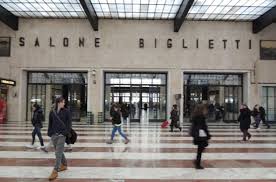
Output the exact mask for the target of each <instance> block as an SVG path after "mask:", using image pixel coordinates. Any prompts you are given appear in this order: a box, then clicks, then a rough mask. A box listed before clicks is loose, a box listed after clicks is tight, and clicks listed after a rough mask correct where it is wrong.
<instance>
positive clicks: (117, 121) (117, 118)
mask: <svg viewBox="0 0 276 182" xmlns="http://www.w3.org/2000/svg"><path fill="white" fill-rule="evenodd" d="M121 123H122V121H121V114H120V112H119V111H114V113H113V116H112V124H113V125H120V124H121Z"/></svg>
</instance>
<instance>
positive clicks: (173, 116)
mask: <svg viewBox="0 0 276 182" xmlns="http://www.w3.org/2000/svg"><path fill="white" fill-rule="evenodd" d="M171 120H172V122H173V123H175V122H177V121H179V115H178V111H177V110H175V109H173V110H172V111H171Z"/></svg>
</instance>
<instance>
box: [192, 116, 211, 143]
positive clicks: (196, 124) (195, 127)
mask: <svg viewBox="0 0 276 182" xmlns="http://www.w3.org/2000/svg"><path fill="white" fill-rule="evenodd" d="M191 122H192V126H191V131H190V132H191V135H192V137H193V141H194V144H195V145H201V146H205V147H206V146H208V140H209V139H210V138H211V135H210V133H209V130H208V126H207V124H206V121H205V116H203V115H202V116H195V117H193V118H192V120H191ZM199 130H203V131H204V132H205V133H206V135H207V137H206V139H205V140H202V138H201V137H200V136H199Z"/></svg>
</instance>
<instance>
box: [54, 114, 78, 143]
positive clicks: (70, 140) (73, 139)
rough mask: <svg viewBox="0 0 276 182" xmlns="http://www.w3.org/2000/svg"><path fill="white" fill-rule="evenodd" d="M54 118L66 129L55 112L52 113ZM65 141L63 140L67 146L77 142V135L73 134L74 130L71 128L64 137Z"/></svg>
mask: <svg viewBox="0 0 276 182" xmlns="http://www.w3.org/2000/svg"><path fill="white" fill-rule="evenodd" d="M53 112H54V114H55V116H56V118H57V119H58V121H59V122H60V123H62V125H63V126H64V127H65V128H66V126H65V124H64V122H63V121H62V120H61V119H60V118H59V116H58V115H57V113H56V111H53ZM65 137H66V139H65V142H66V143H67V144H74V143H75V142H76V141H77V138H78V134H77V133H76V132H75V130H73V128H71V130H70V131H69V135H67V136H65Z"/></svg>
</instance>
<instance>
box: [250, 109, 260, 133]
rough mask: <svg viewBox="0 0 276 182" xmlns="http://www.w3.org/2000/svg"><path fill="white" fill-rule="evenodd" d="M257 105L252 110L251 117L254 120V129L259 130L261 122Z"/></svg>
mask: <svg viewBox="0 0 276 182" xmlns="http://www.w3.org/2000/svg"><path fill="white" fill-rule="evenodd" d="M259 107H260V106H259V105H258V104H256V105H255V106H254V108H253V111H252V116H253V118H254V120H255V122H254V127H255V128H257V129H259V125H260V122H261V113H260V110H259Z"/></svg>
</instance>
